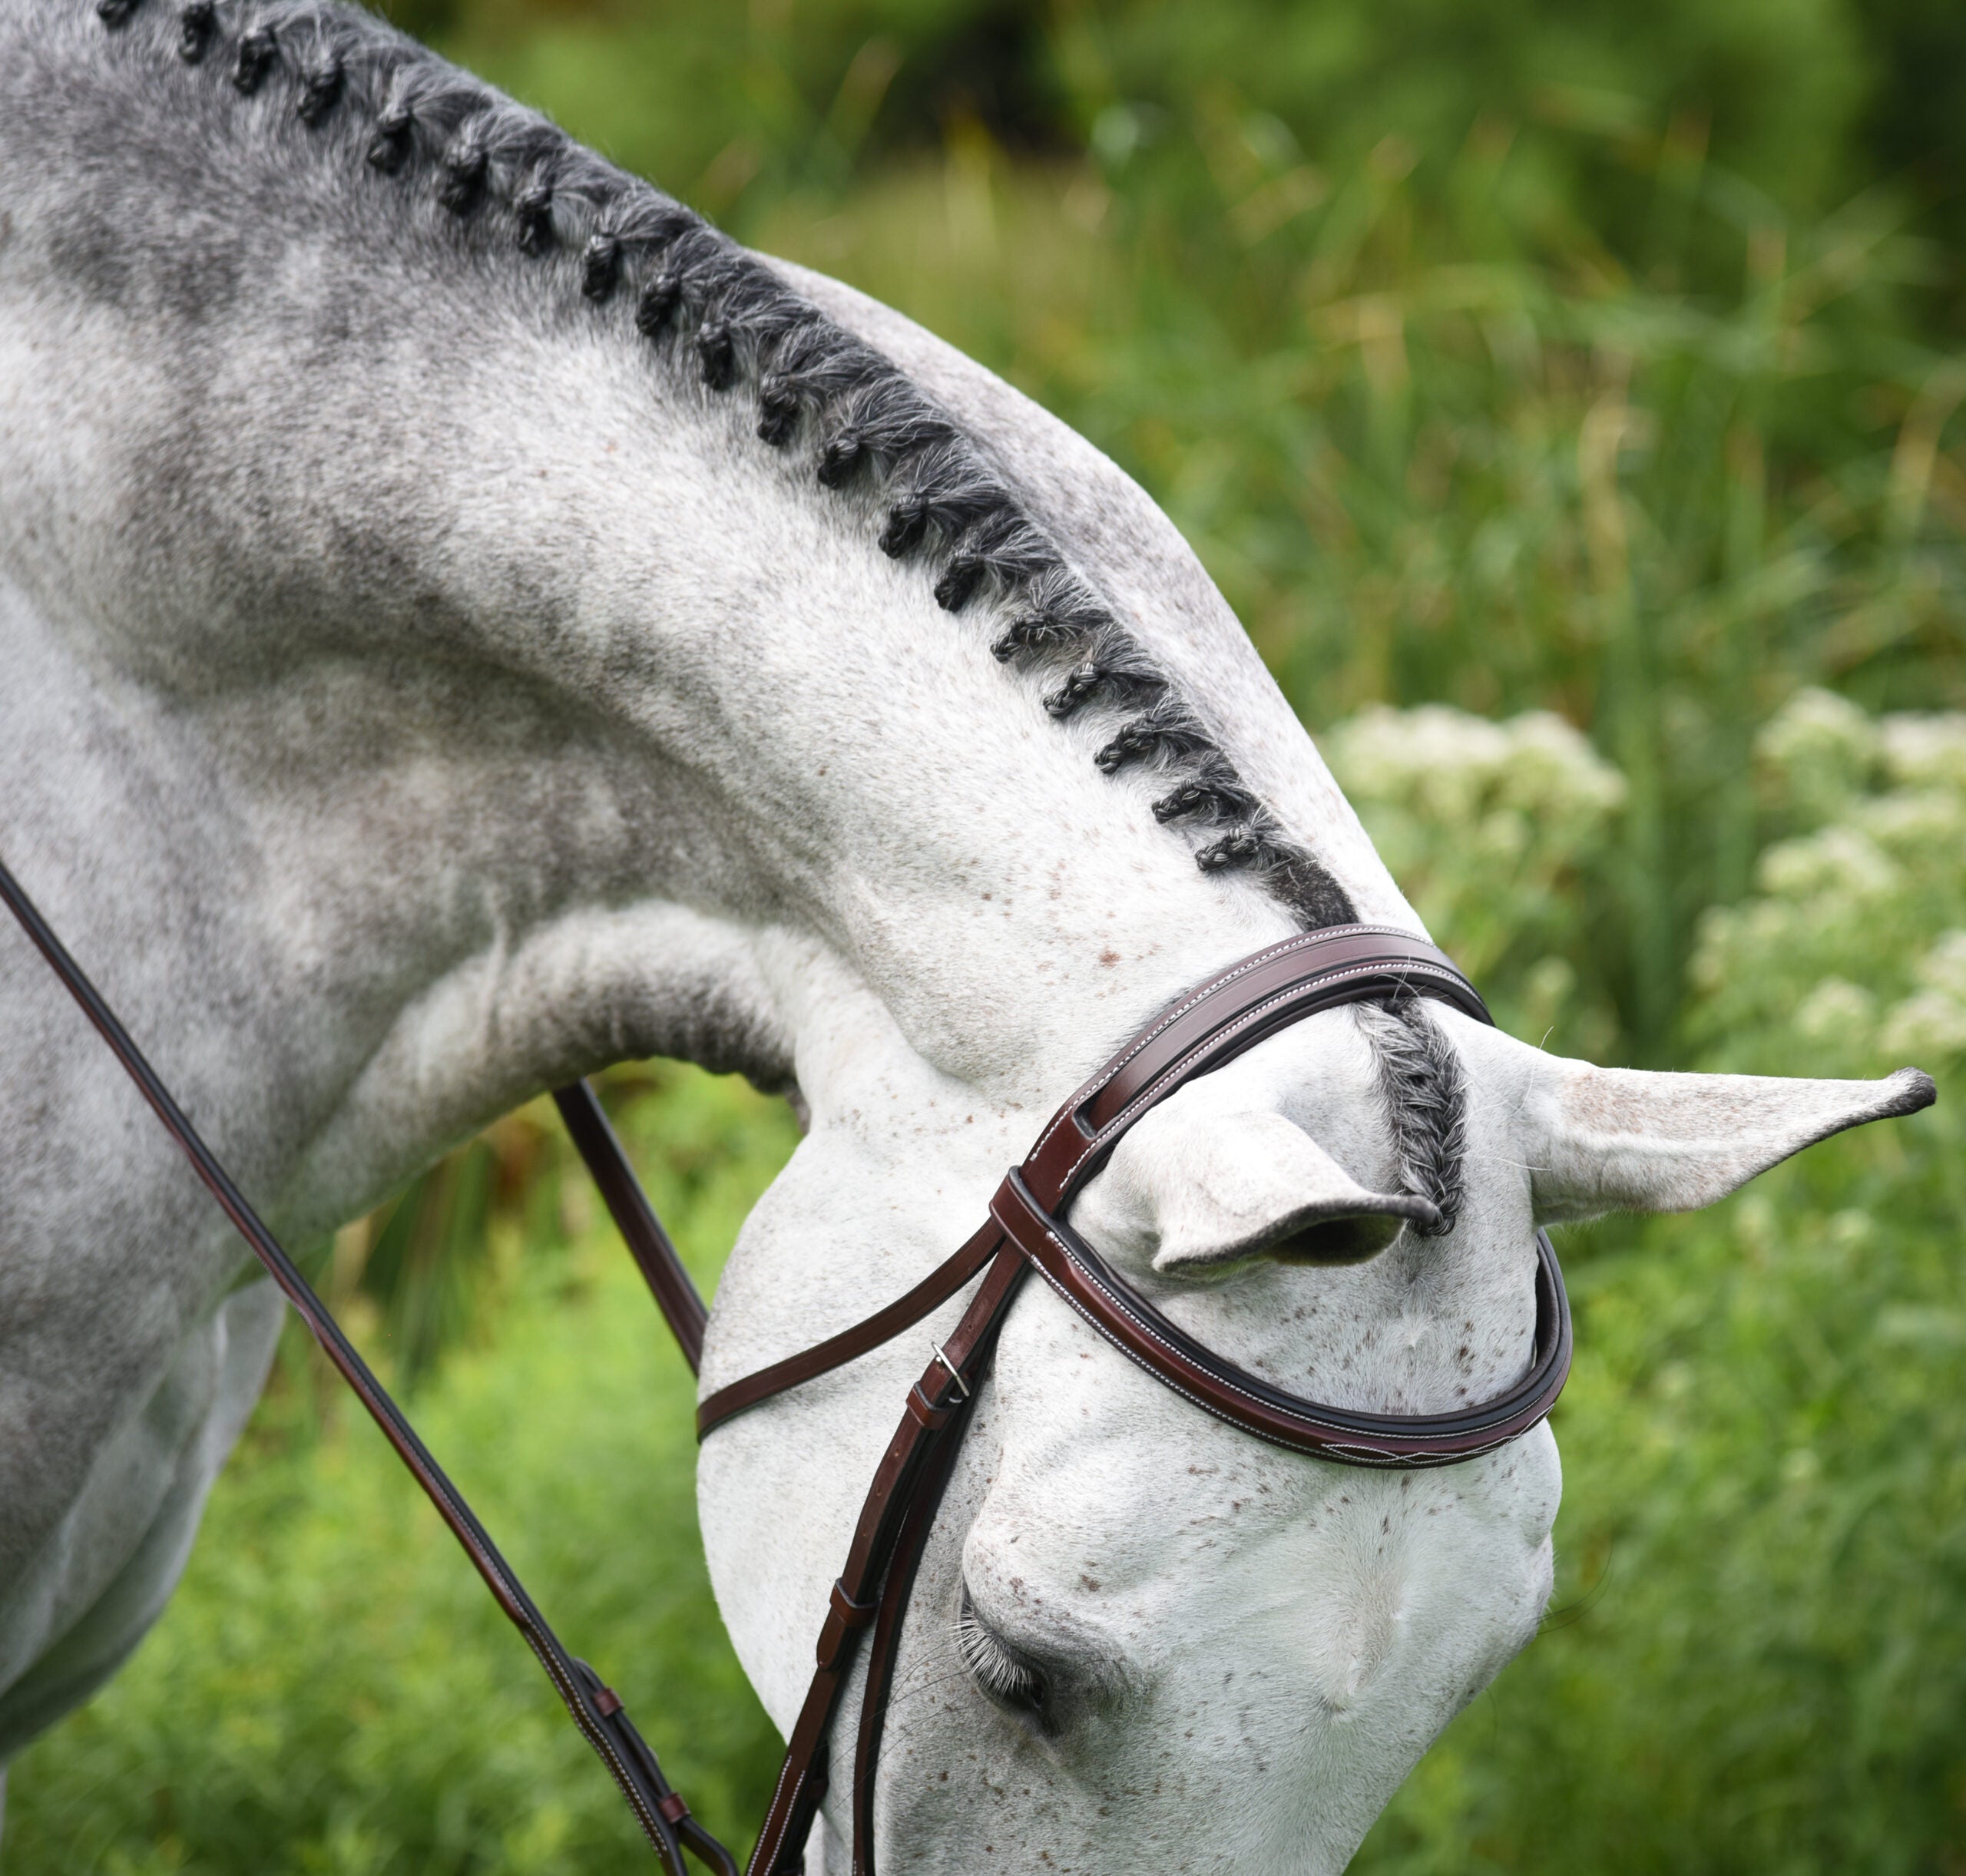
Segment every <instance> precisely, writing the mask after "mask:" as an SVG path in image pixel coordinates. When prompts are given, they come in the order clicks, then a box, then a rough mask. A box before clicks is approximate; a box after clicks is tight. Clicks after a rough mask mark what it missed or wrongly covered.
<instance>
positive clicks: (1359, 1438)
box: [990, 1173, 1570, 1469]
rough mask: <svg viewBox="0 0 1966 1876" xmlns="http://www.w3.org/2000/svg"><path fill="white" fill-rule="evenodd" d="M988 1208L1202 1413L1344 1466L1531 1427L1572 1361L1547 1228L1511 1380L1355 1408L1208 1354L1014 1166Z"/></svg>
mask: <svg viewBox="0 0 1966 1876" xmlns="http://www.w3.org/2000/svg"><path fill="white" fill-rule="evenodd" d="M990 1211H991V1216H993V1217H994V1218H995V1219H996V1220H997V1222H998V1223H999V1224H1000V1225H1001V1226H1003V1228H1004V1232H1005V1236H1007V1237H1008V1238H1009V1239H1010V1240H1011V1242H1012V1243H1013V1244H1014V1245H1015V1246H1017V1247H1018V1249H1019V1250H1021V1251H1022V1252H1024V1256H1027V1257H1028V1258H1029V1259H1030V1260H1031V1263H1032V1264H1033V1265H1034V1266H1035V1267H1036V1269H1037V1270H1038V1274H1039V1275H1041V1276H1042V1277H1043V1278H1044V1281H1045V1282H1047V1283H1048V1284H1049V1285H1051V1288H1052V1289H1053V1290H1054V1291H1055V1292H1057V1295H1059V1296H1060V1297H1061V1299H1063V1300H1064V1303H1065V1304H1066V1305H1067V1308H1069V1309H1071V1310H1073V1311H1074V1312H1076V1313H1077V1315H1079V1316H1081V1317H1082V1318H1084V1321H1085V1322H1087V1324H1089V1325H1091V1327H1092V1328H1094V1329H1096V1330H1097V1332H1099V1334H1100V1335H1103V1336H1104V1338H1106V1340H1107V1341H1108V1342H1110V1343H1111V1344H1112V1345H1113V1346H1114V1348H1117V1349H1118V1350H1119V1351H1120V1353H1121V1354H1122V1355H1125V1356H1127V1358H1128V1359H1129V1360H1130V1361H1133V1362H1137V1364H1138V1365H1140V1367H1142V1368H1145V1369H1146V1370H1147V1372H1148V1373H1149V1374H1150V1375H1153V1378H1155V1379H1156V1380H1157V1381H1164V1382H1165V1383H1166V1384H1167V1385H1168V1386H1169V1387H1170V1388H1173V1390H1174V1391H1175V1392H1176V1393H1177V1394H1178V1395H1181V1396H1182V1397H1183V1398H1184V1399H1187V1400H1189V1401H1193V1403H1194V1405H1196V1406H1197V1407H1199V1408H1201V1409H1202V1410H1203V1411H1204V1412H1206V1413H1210V1414H1213V1415H1214V1416H1215V1417H1216V1418H1217V1419H1218V1420H1226V1421H1228V1422H1229V1423H1230V1425H1231V1426H1235V1427H1240V1428H1241V1429H1242V1430H1243V1431H1244V1432H1245V1433H1253V1434H1255V1435H1256V1438H1258V1439H1260V1440H1267V1441H1269V1442H1270V1443H1271V1444H1273V1445H1275V1446H1287V1447H1288V1448H1290V1450H1291V1451H1293V1452H1299V1453H1309V1454H1313V1455H1314V1456H1315V1457H1318V1458H1320V1459H1332V1460H1335V1461H1338V1462H1339V1464H1342V1465H1354V1466H1372V1467H1392V1468H1395V1469H1412V1468H1415V1467H1425V1466H1445V1465H1455V1464H1459V1463H1460V1462H1461V1461H1463V1460H1467V1459H1473V1458H1476V1457H1478V1456H1479V1455H1480V1454H1483V1453H1485V1452H1491V1451H1493V1450H1494V1448H1496V1447H1498V1446H1505V1445H1507V1444H1508V1442H1509V1441H1511V1440H1513V1439H1516V1438H1519V1437H1520V1436H1521V1434H1524V1433H1527V1431H1529V1429H1530V1428H1531V1427H1533V1426H1534V1425H1535V1424H1536V1423H1537V1421H1539V1420H1541V1419H1542V1418H1543V1417H1544V1415H1545V1414H1547V1413H1548V1412H1549V1411H1550V1409H1551V1407H1552V1406H1553V1405H1554V1404H1555V1401H1556V1398H1557V1395H1558V1393H1560V1392H1561V1391H1562V1388H1563V1385H1564V1377H1565V1376H1566V1375H1567V1374H1568V1372H1569V1371H1570V1312H1569V1309H1568V1308H1567V1306H1566V1305H1565V1303H1564V1300H1563V1296H1562V1289H1561V1282H1559V1280H1558V1279H1557V1254H1556V1252H1555V1250H1554V1248H1552V1246H1551V1243H1550V1239H1549V1234H1548V1233H1547V1232H1543V1231H1538V1232H1537V1233H1536V1251H1537V1258H1536V1338H1535V1343H1534V1352H1532V1354H1531V1357H1530V1365H1529V1371H1528V1372H1527V1374H1526V1375H1524V1377H1523V1378H1522V1379H1521V1381H1519V1382H1518V1383H1517V1385H1515V1386H1514V1388H1511V1390H1510V1391H1508V1393H1507V1394H1505V1395H1501V1396H1500V1397H1499V1398H1496V1399H1494V1400H1492V1401H1484V1402H1483V1403H1482V1404H1481V1405H1480V1406H1478V1407H1474V1408H1461V1409H1459V1410H1458V1411H1455V1412H1454V1413H1451V1414H1437V1415H1433V1416H1428V1415H1424V1414H1362V1413H1358V1412H1355V1411H1352V1410H1350V1409H1349V1408H1337V1407H1326V1406H1322V1405H1319V1403H1318V1402H1316V1401H1307V1400H1304V1399H1301V1398H1299V1397H1298V1396H1297V1395H1292V1394H1286V1393H1285V1392H1284V1391H1283V1390H1282V1389H1281V1388H1273V1387H1272V1386H1270V1385H1269V1383H1268V1382H1266V1381H1263V1379H1262V1378H1260V1377H1259V1376H1257V1375H1252V1374H1251V1373H1250V1372H1249V1371H1248V1370H1247V1369H1246V1368H1238V1367H1236V1365H1234V1364H1233V1362H1225V1361H1223V1359H1222V1358H1221V1357H1220V1356H1219V1355H1215V1354H1213V1353H1212V1352H1210V1350H1209V1349H1207V1348H1205V1347H1203V1345H1202V1344H1201V1343H1200V1342H1196V1340H1195V1339H1194V1338H1193V1336H1191V1335H1189V1334H1188V1333H1187V1332H1186V1331H1185V1330H1183V1328H1180V1326H1179V1325H1177V1324H1176V1323H1173V1322H1170V1321H1169V1320H1168V1318H1167V1317H1166V1316H1164V1315H1162V1314H1161V1312H1160V1311H1159V1310H1158V1309H1155V1308H1154V1306H1153V1305H1152V1304H1151V1303H1150V1302H1148V1301H1147V1299H1146V1298H1144V1296H1142V1295H1140V1293H1139V1292H1138V1291H1137V1290H1135V1289H1134V1288H1133V1287H1132V1286H1131V1285H1130V1284H1128V1283H1127V1282H1126V1281H1125V1280H1124V1279H1123V1278H1121V1277H1120V1276H1119V1275H1117V1272H1114V1270H1113V1269H1112V1268H1111V1267H1110V1266H1109V1265H1108V1264H1107V1262H1105V1260H1104V1259H1102V1258H1101V1257H1100V1255H1099V1254H1098V1252H1097V1251H1095V1250H1094V1249H1093V1248H1092V1247H1091V1246H1090V1245H1089V1244H1087V1242H1085V1240H1084V1239H1082V1238H1081V1237H1079V1236H1077V1234H1076V1233H1075V1232H1073V1231H1072V1230H1071V1228H1070V1227H1069V1226H1067V1225H1065V1224H1064V1223H1061V1222H1060V1221H1059V1220H1058V1219H1056V1218H1054V1217H1053V1216H1051V1214H1050V1213H1048V1212H1047V1211H1045V1210H1044V1208H1043V1207H1042V1206H1040V1205H1039V1204H1038V1203H1037V1201H1036V1200H1035V1199H1033V1198H1032V1197H1031V1192H1030V1189H1029V1187H1028V1186H1026V1185H1025V1183H1024V1180H1023V1179H1022V1178H1021V1176H1020V1175H1018V1173H1011V1174H1010V1175H1009V1176H1008V1177H1007V1178H1006V1179H1005V1181H1004V1183H1003V1184H1002V1185H1001V1186H1000V1187H998V1191H997V1196H996V1197H995V1199H992V1200H991V1205H990Z"/></svg>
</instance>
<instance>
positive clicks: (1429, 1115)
mask: <svg viewBox="0 0 1966 1876" xmlns="http://www.w3.org/2000/svg"><path fill="white" fill-rule="evenodd" d="M1355 1007H1356V1008H1357V1010H1358V1013H1359V1021H1360V1024H1362V1027H1364V1029H1365V1037H1366V1040H1367V1041H1369V1043H1370V1044H1372V1056H1373V1059H1374V1060H1375V1062H1376V1064H1377V1065H1378V1068H1379V1087H1380V1089H1381V1090H1382V1092H1383V1094H1385V1103H1386V1108H1387V1111H1388V1114H1389V1116H1390V1117H1391V1120H1392V1137H1393V1144H1394V1146H1395V1149H1396V1150H1398V1154H1399V1172H1400V1181H1401V1183H1402V1186H1404V1187H1405V1189H1406V1190H1407V1191H1408V1193H1412V1195H1413V1196H1415V1197H1416V1198H1422V1199H1428V1200H1431V1203H1433V1205H1434V1206H1435V1209H1438V1212H1439V1213H1440V1215H1441V1216H1440V1222H1439V1223H1438V1224H1436V1225H1431V1226H1428V1225H1418V1224H1416V1225H1415V1226H1412V1229H1413V1231H1415V1232H1416V1233H1417V1234H1418V1236H1422V1237H1426V1238H1438V1237H1445V1236H1446V1235H1447V1233H1448V1232H1450V1231H1451V1230H1452V1229H1454V1225H1455V1219H1457V1218H1458V1217H1459V1216H1461V1202H1462V1200H1463V1199H1464V1198H1465V1196H1466V1190H1467V1187H1466V1179H1465V1173H1466V1160H1467V1152H1468V1084H1467V1080H1466V1077H1465V1076H1464V1075H1463V1074H1462V1073H1461V1057H1460V1056H1459V1055H1458V1054H1457V1053H1456V1051H1455V1047H1454V1044H1452V1043H1451V1042H1450V1041H1448V1037H1447V1032H1446V1031H1445V1030H1443V1029H1442V1028H1441V1026H1440V1025H1439V1024H1438V1023H1436V1022H1435V1021H1434V1019H1433V1017H1432V1016H1431V1014H1429V1013H1428V1009H1427V1007H1426V1001H1425V998H1421V997H1418V996H1415V994H1413V993H1412V991H1406V992H1404V993H1403V994H1400V995H1398V996H1396V997H1392V998H1388V999H1387V1000H1386V1001H1385V1002H1384V1003H1380V1004H1358V1005H1357V1006H1355Z"/></svg>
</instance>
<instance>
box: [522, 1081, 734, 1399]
mask: <svg viewBox="0 0 1966 1876" xmlns="http://www.w3.org/2000/svg"><path fill="white" fill-rule="evenodd" d="M553 1100H554V1105H555V1106H556V1107H558V1109H559V1110H560V1118H561V1120H563V1121H564V1122H565V1123H566V1127H567V1133H568V1137H570V1138H571V1140H572V1141H573V1143H574V1146H576V1147H578V1149H579V1150H580V1156H581V1158H582V1159H583V1160H585V1161H586V1162H587V1171H588V1173H590V1174H591V1176H592V1177H593V1180H594V1185H595V1186H597V1188H598V1189H599V1191H600V1193H601V1198H602V1199H603V1200H604V1202H605V1203H606V1205H607V1209H608V1213H609V1215H610V1216H611V1217H612V1218H613V1219H614V1228H615V1229H616V1230H617V1231H618V1232H621V1238H622V1241H623V1242H624V1243H625V1244H626V1245H627V1247H628V1254H629V1255H630V1256H631V1257H633V1258H634V1260H635V1264H636V1266H637V1269H640V1272H641V1273H642V1279H643V1281H644V1282H646V1283H647V1285H648V1287H649V1293H650V1295H652V1296H654V1299H655V1306H656V1307H657V1309H660V1311H661V1312H662V1315H663V1319H664V1321H665V1322H667V1323H668V1325H669V1327H670V1331H671V1332H673V1333H674V1335H675V1338H676V1345H677V1347H678V1348H680V1349H681V1350H682V1351H683V1360H684V1361H686V1362H688V1363H689V1365H690V1373H691V1374H693V1375H694V1374H698V1373H700V1372H701V1371H702V1368H703V1328H704V1325H706V1324H707V1322H709V1320H710V1312H709V1311H708V1310H707V1309H705V1308H704V1307H703V1297H702V1296H701V1295H700V1293H699V1292H698V1291H697V1286H696V1284H695V1283H694V1282H693V1281H692V1279H691V1278H690V1273H689V1272H688V1271H687V1270H686V1269H684V1268H683V1260H682V1259H681V1258H680V1257H679V1256H677V1253H676V1246H675V1245H674V1243H673V1242H671V1241H670V1236H669V1233H668V1232H666V1231H664V1229H663V1228H662V1220H661V1219H659V1218H657V1216H656V1215H655V1208H654V1206H652V1205H650V1203H649V1202H648V1196H647V1193H644V1191H643V1190H642V1183H641V1181H640V1180H638V1179H637V1178H636V1176H635V1169H634V1167H633V1166H631V1165H630V1164H629V1163H628V1156H627V1154H626V1153H624V1152H623V1151H622V1150H621V1140H619V1139H618V1138H617V1137H616V1135H615V1132H614V1127H612V1126H611V1124H610V1123H609V1121H608V1119H607V1113H606V1110H604V1109H603V1107H601V1100H600V1097H598V1096H597V1094H595V1093H594V1090H593V1088H592V1087H591V1086H590V1085H589V1084H587V1083H586V1082H584V1081H575V1082H571V1083H569V1084H568V1086H566V1087H564V1088H555V1089H554V1090H553Z"/></svg>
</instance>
